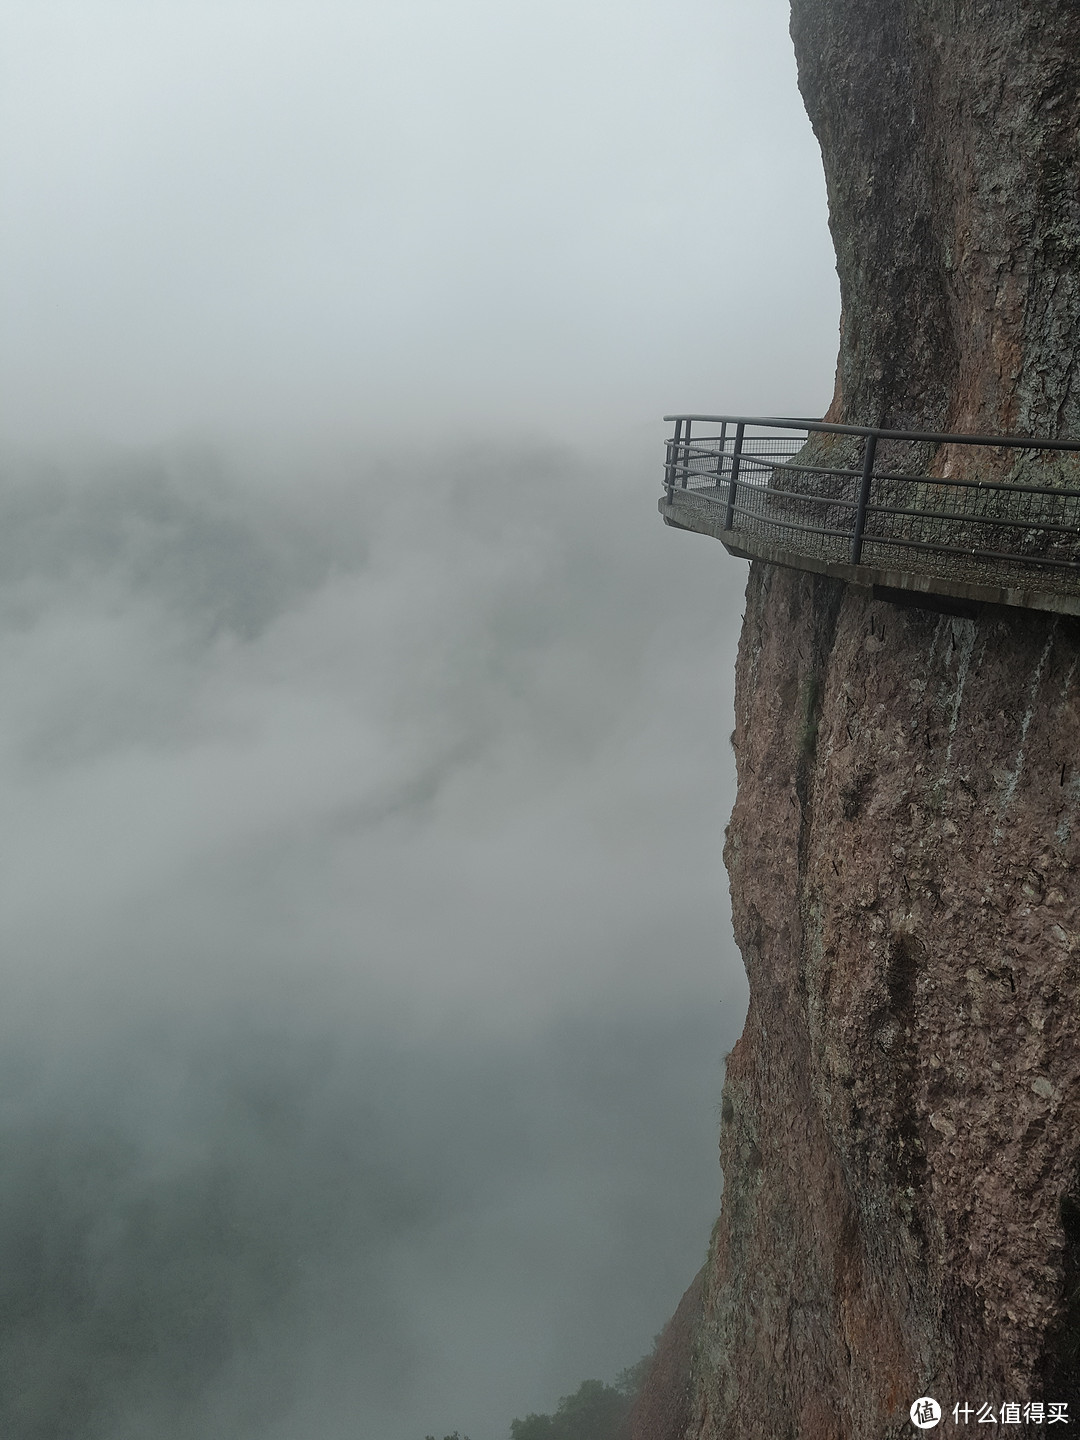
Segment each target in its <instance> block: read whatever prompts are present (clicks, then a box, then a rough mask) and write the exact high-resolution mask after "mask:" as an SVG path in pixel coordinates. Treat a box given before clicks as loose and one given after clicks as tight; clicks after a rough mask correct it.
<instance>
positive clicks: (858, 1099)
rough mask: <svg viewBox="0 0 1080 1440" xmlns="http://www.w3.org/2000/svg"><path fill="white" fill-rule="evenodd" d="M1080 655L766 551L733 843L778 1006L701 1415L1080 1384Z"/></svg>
mask: <svg viewBox="0 0 1080 1440" xmlns="http://www.w3.org/2000/svg"><path fill="white" fill-rule="evenodd" d="M1078 661H1080V627H1078V626H1077V624H1076V622H1073V621H1066V620H1059V619H1056V618H1051V617H1047V616H1040V615H1036V614H1033V613H1032V614H1028V613H1024V612H1011V611H1003V610H1002V611H995V612H990V611H986V612H984V613H983V615H982V616H980V617H979V618H978V619H964V618H957V617H952V616H947V615H939V614H934V613H930V612H927V611H924V610H913V609H900V608H897V607H896V606H893V605H890V604H887V603H884V602H875V601H873V600H872V599H871V598H870V597H869V595H868V594H867V592H865V591H860V590H857V589H854V588H851V587H845V586H843V585H841V584H839V583H837V582H830V581H826V580H820V579H818V578H816V577H812V576H807V575H800V574H798V573H796V572H792V571H785V570H779V569H771V568H768V567H755V569H754V570H753V571H752V573H751V578H750V584H749V588H748V594H747V612H746V619H745V623H744V631H743V637H742V644H741V649H740V655H739V663H738V672H737V698H736V717H737V723H736V729H735V735H734V743H735V749H736V756H737V762H738V769H739V798H738V801H737V804H736V807H735V812H734V814H733V816H732V821H731V825H730V828H729V832H728V844H727V850H726V860H727V864H728V868H729V872H730V876H731V889H732V900H733V907H734V919H735V930H736V936H737V939H738V942H739V945H740V947H741V950H742V954H743V957H744V959H745V962H746V966H747V970H748V973H749V976H750V984H751V1001H750V1011H749V1015H748V1018H747V1024H746V1029H745V1032H744V1034H743V1036H742V1038H741V1040H740V1041H739V1043H738V1045H737V1046H736V1048H735V1050H734V1052H733V1054H732V1055H731V1057H730V1060H729V1063H728V1073H727V1083H726V1085H725V1090H724V1102H723V1127H722V1141H721V1154H722V1162H723V1166H724V1175H725V1192H724V1206H723V1215H722V1217H721V1220H720V1222H719V1225H718V1227H717V1230H716V1233H715V1236H714V1241H713V1246H712V1251H711V1253H710V1257H709V1263H708V1265H707V1267H706V1281H705V1300H704V1319H703V1321H702V1324H701V1328H700V1330H699V1335H698V1345H697V1358H696V1361H695V1382H694V1389H695V1414H694V1420H693V1423H692V1425H691V1426H690V1427H689V1429H688V1431H687V1434H688V1435H692V1436H695V1437H699V1436H700V1437H701V1440H713V1437H719V1436H723V1437H732V1440H734V1437H742V1436H746V1437H749V1436H761V1437H766V1436H767V1437H770V1440H780V1437H785V1436H792V1437H796V1436H797V1437H799V1440H817V1437H821V1440H826V1437H830V1440H831V1437H840V1436H844V1437H847V1436H852V1437H855V1436H858V1437H865V1440H871V1437H873V1440H878V1437H883V1436H887V1435H893V1434H896V1435H900V1434H903V1435H908V1434H910V1433H912V1430H911V1425H910V1421H909V1420H908V1407H909V1406H910V1404H911V1402H912V1400H914V1399H915V1397H916V1396H918V1395H925V1394H931V1395H935V1396H937V1397H938V1398H939V1399H940V1400H942V1401H943V1402H944V1401H945V1400H949V1403H950V1405H951V1404H952V1403H954V1402H955V1401H957V1400H964V1399H965V1398H967V1399H968V1400H971V1401H975V1400H978V1401H979V1402H980V1403H981V1402H983V1401H985V1400H990V1401H993V1402H995V1403H996V1404H1000V1403H1001V1402H1003V1401H1007V1400H1021V1401H1023V1400H1029V1399H1033V1398H1036V1399H1037V1398H1040V1397H1043V1396H1044V1395H1045V1398H1046V1399H1071V1398H1074V1397H1076V1396H1080V1385H1078V1383H1077V1379H1078V1375H1077V1346H1078V1342H1080V1296H1078V1295H1077V1292H1076V1287H1077V1281H1078V1280H1080V1226H1078V1225H1077V1217H1078V1216H1080V1208H1078V1206H1080V1194H1078V1192H1077V1166H1078V1161H1080V1008H1078V1006H1077V1003H1076V1000H1077V993H1078V989H1080V900H1078V895H1077V887H1076V866H1077V864H1078V863H1080V808H1078V807H1080V743H1078V742H1080V718H1078V713H1077V708H1076V702H1077V690H1078V687H1080V666H1078ZM1067 1291H1068V1293H1069V1294H1070V1295H1071V1296H1072V1304H1071V1306H1070V1304H1069V1303H1068V1302H1067V1299H1066V1292H1067Z"/></svg>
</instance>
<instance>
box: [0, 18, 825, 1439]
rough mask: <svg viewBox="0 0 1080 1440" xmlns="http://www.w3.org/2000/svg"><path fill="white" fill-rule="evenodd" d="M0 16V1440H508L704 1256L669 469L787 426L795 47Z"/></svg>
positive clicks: (707, 781) (645, 1323)
mask: <svg viewBox="0 0 1080 1440" xmlns="http://www.w3.org/2000/svg"><path fill="white" fill-rule="evenodd" d="M0 17H2V30H3V36H4V44H3V45H2V46H0V55H2V59H0V67H2V73H0V188H2V193H3V209H4V214H5V224H4V227H3V228H2V232H0V309H2V315H0V332H2V334H3V339H2V341H0V368H2V375H0V392H2V394H3V400H2V404H0V444H2V458H3V467H2V471H0V675H2V676H3V678H4V683H3V684H2V685H0V852H2V854H3V864H2V865H0V955H2V956H3V960H2V962H0V963H2V965H3V983H4V993H5V1006H4V1010H3V1015H2V1017H0V1038H2V1039H3V1042H4V1044H3V1050H2V1056H0V1060H2V1069H0V1082H2V1085H3V1088H2V1090H0V1100H2V1104H0V1130H2V1138H3V1144H4V1148H5V1153H6V1155H7V1156H8V1157H9V1160H8V1163H7V1165H6V1168H5V1173H4V1177H3V1179H2V1181H0V1308H2V1314H0V1319H3V1320H5V1321H6V1324H5V1325H0V1335H6V1336H7V1337H8V1338H7V1339H6V1340H4V1341H0V1396H6V1397H12V1396H15V1397H16V1398H15V1399H11V1398H8V1399H6V1400H3V1401H0V1404H7V1405H8V1407H9V1409H8V1413H7V1414H2V1415H0V1418H2V1420H3V1424H0V1429H4V1431H5V1434H7V1433H10V1434H12V1435H13V1436H19V1437H21V1436H22V1435H25V1436H27V1437H31V1436H33V1437H35V1440H36V1437H37V1436H39V1435H40V1436H42V1437H44V1436H46V1435H51V1434H53V1433H56V1427H57V1426H60V1427H61V1429H62V1431H63V1433H64V1435H65V1440H136V1437H139V1440H142V1437H143V1436H144V1435H145V1434H146V1433H150V1432H152V1433H154V1434H155V1435H156V1436H157V1437H159V1440H181V1437H184V1440H187V1437H191V1440H196V1437H197V1440H248V1437H249V1436H258V1437H260V1440H299V1437H300V1436H303V1437H304V1440H346V1437H349V1440H355V1437H356V1436H357V1435H360V1436H363V1437H365V1440H367V1437H371V1440H421V1437H422V1436H423V1435H424V1434H425V1433H435V1432H437V1433H438V1434H439V1435H442V1434H444V1433H447V1432H449V1431H450V1430H452V1429H454V1428H455V1427H457V1428H458V1429H459V1430H460V1431H461V1432H462V1434H465V1433H466V1432H467V1433H469V1434H470V1435H471V1436H472V1437H473V1440H505V1436H506V1435H507V1434H508V1427H509V1421H510V1419H511V1417H512V1416H514V1415H523V1414H525V1413H526V1412H527V1411H529V1410H537V1409H550V1408H552V1406H553V1405H554V1403H555V1401H556V1400H557V1399H558V1397H559V1395H560V1394H562V1393H565V1392H566V1391H567V1390H569V1389H572V1388H574V1387H575V1386H576V1384H577V1383H578V1382H579V1381H580V1380H581V1379H584V1378H585V1377H586V1376H589V1375H597V1376H600V1377H602V1378H611V1377H612V1376H613V1375H614V1374H615V1372H616V1371H617V1370H618V1369H620V1368H621V1367H622V1366H624V1365H628V1364H630V1363H632V1362H633V1361H634V1360H636V1359H637V1358H638V1356H639V1355H640V1354H641V1353H642V1352H643V1351H644V1350H645V1349H646V1348H647V1346H648V1344H649V1342H650V1341H651V1338H652V1335H653V1334H654V1332H655V1331H656V1330H657V1329H658V1328H659V1326H660V1325H661V1324H662V1322H663V1321H664V1319H665V1318H666V1316H667V1314H668V1313H669V1312H670V1310H671V1309H672V1308H673V1306H674V1304H675V1302H676V1301H677V1299H678V1296H679V1293H680V1291H681V1289H682V1288H683V1287H684V1286H685V1285H686V1284H687V1283H688V1282H689V1280H690V1279H691V1277H692V1275H693V1272H694V1270H695V1269H696V1267H697V1265H698V1264H699V1263H700V1260H701V1258H702V1257H703V1254H704V1247H705V1244H706V1240H707V1234H708V1227H709V1224H710V1222H711V1220H712V1219H713V1218H714V1215H715V1211H716V1206H717V1191H718V1188H719V1176H718V1173H717V1171H716V1167H715V1158H714V1157H715V1113H714V1112H715V1107H716V1105H717V1103H718V1098H719V1083H720V1075H721V1059H722V1055H723V1052H724V1051H725V1050H726V1049H727V1048H728V1047H729V1046H730V1044H731V1043H732V1042H733V1041H734V1039H735V1037H736V1035H737V1034H738V1030H739V1028H740V1025H741V1007H742V1005H743V1003H744V991H743V980H742V974H741V969H740V967H739V965H738V961H737V957H735V955H734V953H733V947H732V944H731V941H730V939H729V936H728V932H727V928H726V927H727V919H726V877H725V876H724V874H723V871H722V865H721V848H722V842H723V825H724V822H725V820H726V817H727V811H728V809H729V806H730V802H731V783H732V776H731V761H730V750H729V748H728V744H727V735H728V733H729V731H730V729H731V716H730V686H731V671H732V666H733V659H734V645H735V641H736V638H737V626H738V621H739V617H740V612H741V595H742V585H743V581H744V574H743V567H742V566H741V565H740V564H739V563H738V562H734V561H730V560H727V559H726V558H725V557H724V556H723V554H722V552H721V551H720V550H719V547H716V546H713V545H710V544H709V543H708V542H706V541H704V540H701V539H699V538H697V537H691V536H682V535H678V534H675V533H674V532H671V531H667V530H664V528H663V527H662V526H661V525H660V522H659V519H658V517H657V515H656V511H655V496H656V494H657V493H658V474H659V468H658V461H659V458H660V451H659V446H658V442H659V438H660V436H661V435H662V433H663V432H662V427H661V426H660V424H659V417H660V415H661V414H662V413H663V411H664V410H665V409H669V408H673V407H679V408H683V407H685V408H701V409H713V408H718V407H721V406H722V407H725V408H727V407H732V408H737V407H746V408H748V409H751V410H756V411H762V410H772V411H781V410H784V411H788V412H791V411H795V412H799V413H808V412H811V411H814V410H820V409H822V408H823V407H824V405H825V404H826V403H827V400H828V396H829V393H830V390H831V380H832V365H833V358H834V352H835V338H836V337H835V331H836V293H835V292H836V287H835V277H834V275H833V271H832V263H831V252H830V249H829V242H828V235H827V230H826V225H825V212H824V201H823V196H822V185H821V179H820V165H819V162H818V158H817V153H816V149H815V147H814V143H813V138H812V136H811V135H810V133H809V127H808V125H807V123H806V121H805V117H804V116H803V114H802V110H801V106H800V103H799V99H798V95H797V92H796V89H795V82H794V67H793V62H792V60H791V56H790V45H789V43H788V41H787V37H786V33H785V25H786V12H785V8H784V7H783V6H782V5H780V4H774V3H772V0H767V3H761V4H757V5H754V6H752V7H751V6H748V5H742V6H736V5H734V4H728V5H724V4H712V5H706V4H702V3H696V0H694V3H690V0H678V3H666V4H664V5H661V4H659V3H653V0H649V3H645V0H640V3H627V4H623V5H620V6H615V5H610V4H599V3H589V0H584V3H577V4H573V5H571V4H569V3H561V0H555V3H545V4H544V5H539V4H523V3H512V0H504V3H495V0H442V3H434V0H425V3H415V0H405V3H398V4H395V5H393V6H391V5H384V6H374V5H371V4H361V3H354V4H334V3H329V0H306V3H304V4H299V3H287V4H286V3H274V0H260V3H258V4H255V3H236V0H217V3H213V4H209V3H200V0H186V3H184V4H182V5H181V4H179V3H173V0H140V3H134V0H131V3H108V0H79V3H70V4H61V3H55V0H35V3H33V4H30V3H19V0H7V3H5V4H3V5H0ZM489 422H490V423H489ZM192 1317H195V1319H194V1320H193V1319H192ZM87 1377H91V1378H89V1379H88V1378H87ZM58 1397H60V1398H59V1399H58ZM58 1405H59V1406H60V1409H57V1406H58ZM64 1406H67V1407H68V1408H66V1409H65V1408H64ZM13 1407H14V1408H13ZM20 1407H21V1408H20ZM50 1425H52V1426H53V1427H54V1428H53V1430H50V1429H49V1426H50Z"/></svg>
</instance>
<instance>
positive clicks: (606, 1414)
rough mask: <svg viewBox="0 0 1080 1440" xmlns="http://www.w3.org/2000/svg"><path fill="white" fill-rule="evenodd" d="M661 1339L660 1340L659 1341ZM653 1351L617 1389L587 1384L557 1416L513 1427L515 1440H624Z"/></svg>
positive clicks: (531, 1419) (535, 1417) (564, 1400)
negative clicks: (631, 1411)
mask: <svg viewBox="0 0 1080 1440" xmlns="http://www.w3.org/2000/svg"><path fill="white" fill-rule="evenodd" d="M657 1339H659V1336H658V1337H657ZM654 1353H655V1344H654V1347H653V1350H651V1351H650V1352H649V1354H648V1355H643V1356H642V1357H641V1359H640V1360H639V1361H638V1362H637V1364H636V1365H631V1366H630V1368H629V1369H628V1370H623V1371H622V1372H621V1373H620V1374H619V1375H618V1376H616V1379H615V1384H614V1385H605V1384H604V1383H603V1382H602V1381H600V1380H583V1381H582V1382H581V1384H580V1385H579V1386H578V1388H577V1389H576V1390H575V1391H574V1393H573V1395H564V1396H563V1397H562V1399H561V1400H560V1401H559V1405H558V1408H557V1409H556V1411H555V1414H554V1415H527V1416H526V1417H525V1419H524V1420H514V1421H512V1422H511V1425H510V1437H511V1440H622V1436H623V1435H624V1433H625V1428H624V1427H625V1425H626V1420H627V1417H628V1416H629V1414H630V1407H631V1405H633V1403H634V1400H635V1399H636V1398H637V1395H638V1392H639V1391H640V1389H641V1387H642V1385H644V1383H645V1377H646V1375H647V1374H648V1373H649V1366H650V1365H651V1364H652V1359H653V1354H654Z"/></svg>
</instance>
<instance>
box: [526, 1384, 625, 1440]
mask: <svg viewBox="0 0 1080 1440" xmlns="http://www.w3.org/2000/svg"><path fill="white" fill-rule="evenodd" d="M631 1399H632V1397H631V1396H630V1395H628V1394H626V1392H625V1391H623V1390H617V1389H615V1387H614V1386H612V1385H605V1384H604V1383H603V1382H602V1381H601V1380H583V1381H582V1382H581V1384H580V1385H579V1386H578V1388H577V1390H575V1392H574V1393H573V1395H564V1396H563V1398H562V1399H561V1400H560V1401H559V1408H558V1409H557V1410H556V1411H555V1414H554V1415H528V1416H526V1417H525V1419H524V1420H514V1421H513V1422H512V1423H511V1426H510V1435H511V1440H619V1433H620V1431H621V1429H622V1426H623V1422H624V1421H625V1419H626V1417H627V1415H628V1414H629V1411H630V1404H631Z"/></svg>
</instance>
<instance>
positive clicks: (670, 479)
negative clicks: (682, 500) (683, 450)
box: [665, 420, 682, 505]
mask: <svg viewBox="0 0 1080 1440" xmlns="http://www.w3.org/2000/svg"><path fill="white" fill-rule="evenodd" d="M681 439H682V421H681V420H676V421H675V434H674V435H673V436H672V437H671V439H670V440H669V441H668V442H667V445H668V450H667V475H666V477H665V483H666V485H667V498H668V504H669V505H670V504H671V503H672V502H673V501H674V499H675V467H676V465H677V464H678V461H679V441H680V440H681Z"/></svg>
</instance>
